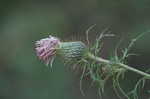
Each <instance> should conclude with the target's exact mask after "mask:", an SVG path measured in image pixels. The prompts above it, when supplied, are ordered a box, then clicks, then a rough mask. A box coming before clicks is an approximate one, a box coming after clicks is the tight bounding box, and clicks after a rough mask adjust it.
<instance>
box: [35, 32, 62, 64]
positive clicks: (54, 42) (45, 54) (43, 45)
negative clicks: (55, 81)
mask: <svg viewBox="0 0 150 99" xmlns="http://www.w3.org/2000/svg"><path fill="white" fill-rule="evenodd" d="M59 44H60V40H59V39H58V38H56V37H53V36H51V35H50V36H49V37H48V38H44V39H41V40H39V41H36V43H35V46H36V48H35V50H36V54H37V56H38V57H39V59H40V60H42V61H44V63H45V64H46V65H48V64H49V63H51V62H52V61H53V59H54V57H55V55H56V47H58V45H59Z"/></svg>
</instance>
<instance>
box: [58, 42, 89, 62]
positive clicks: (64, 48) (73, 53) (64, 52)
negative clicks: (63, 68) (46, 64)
mask: <svg viewBox="0 0 150 99" xmlns="http://www.w3.org/2000/svg"><path fill="white" fill-rule="evenodd" d="M86 53H87V47H86V45H85V44H84V43H82V42H80V41H77V42H61V43H60V44H59V48H58V49H57V55H59V56H61V57H63V59H64V61H65V62H70V61H75V60H80V59H82V58H83V57H84V56H85V55H86Z"/></svg>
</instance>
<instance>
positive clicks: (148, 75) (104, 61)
mask: <svg viewBox="0 0 150 99" xmlns="http://www.w3.org/2000/svg"><path fill="white" fill-rule="evenodd" d="M88 58H90V59H93V60H95V61H97V62H100V63H104V64H112V62H111V61H109V60H106V59H103V58H101V57H97V56H94V55H93V54H91V53H88ZM115 65H118V66H121V67H123V68H126V69H128V70H130V71H133V72H136V73H137V74H140V75H142V76H144V77H145V78H148V79H150V74H148V73H145V72H143V71H140V70H137V69H135V68H132V67H131V66H128V65H125V64H122V63H115Z"/></svg>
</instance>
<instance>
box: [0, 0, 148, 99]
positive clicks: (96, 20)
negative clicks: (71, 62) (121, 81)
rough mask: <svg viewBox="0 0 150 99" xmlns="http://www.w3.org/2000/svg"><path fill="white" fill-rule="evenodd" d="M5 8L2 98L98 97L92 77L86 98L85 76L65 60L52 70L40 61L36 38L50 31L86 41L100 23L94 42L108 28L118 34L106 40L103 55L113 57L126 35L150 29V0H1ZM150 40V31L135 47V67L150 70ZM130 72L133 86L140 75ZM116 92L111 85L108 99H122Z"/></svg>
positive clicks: (0, 31) (0, 28)
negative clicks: (65, 64)
mask: <svg viewBox="0 0 150 99" xmlns="http://www.w3.org/2000/svg"><path fill="white" fill-rule="evenodd" d="M0 12H1V13H0V45H1V47H0V99H98V98H99V96H98V94H97V90H96V89H95V88H94V87H91V82H90V80H89V79H85V80H84V81H83V90H84V92H85V96H82V94H81V92H80V88H79V80H80V76H78V75H76V73H75V72H70V69H68V67H65V66H64V65H63V64H62V62H61V59H56V60H55V62H54V65H53V68H52V69H50V68H48V67H46V66H45V65H44V64H43V63H42V62H40V61H39V60H38V58H37V57H36V55H35V51H34V42H35V41H36V40H39V39H41V38H43V37H47V36H48V35H49V34H51V35H55V36H58V37H60V38H62V40H64V41H68V40H82V41H85V38H86V37H85V31H86V30H87V29H88V27H89V26H91V25H93V24H97V26H96V28H95V29H93V30H92V31H91V32H90V33H89V34H90V35H89V36H90V41H91V42H92V41H93V40H94V39H95V36H96V35H97V34H99V33H100V32H101V31H102V30H103V29H105V28H107V27H109V29H110V31H111V32H112V33H114V34H116V36H115V37H113V38H109V39H106V42H104V46H103V48H102V52H103V53H101V55H103V57H106V58H107V57H109V55H110V53H112V52H113V48H115V46H114V45H115V44H117V43H118V42H119V39H120V38H121V39H124V41H125V44H122V45H126V43H128V42H129V40H130V39H132V37H135V36H136V35H138V34H140V33H142V32H145V31H149V30H150V1H149V0H1V1H0ZM149 39H150V33H148V34H146V35H145V36H144V37H143V38H141V39H140V40H139V41H138V42H137V43H136V44H135V46H134V47H133V50H132V51H133V52H135V53H138V54H139V56H136V57H135V56H134V57H131V58H130V59H129V64H130V65H132V66H141V67H137V68H138V69H141V70H144V69H145V68H149V66H150V62H149V58H150V56H149V55H150V46H149V41H150V40H149ZM123 47H124V46H123ZM128 75H132V76H130V77H131V78H128V79H127V80H126V82H127V83H128V84H127V85H125V87H126V88H127V90H128V87H130V86H132V84H133V83H135V81H134V80H133V79H135V80H136V77H137V76H136V75H134V74H130V73H129V74H128ZM95 87H96V86H95ZM148 87H149V86H148V83H147V84H146V86H145V88H146V89H148ZM110 88H111V87H110ZM149 89H150V88H149ZM112 91H113V90H110V89H109V88H108V89H106V94H105V99H110V97H111V99H113V97H114V99H116V96H115V95H114V94H113V92H112ZM142 92H143V93H141V97H142V99H147V98H149V96H150V93H148V92H145V91H144V90H143V91H142Z"/></svg>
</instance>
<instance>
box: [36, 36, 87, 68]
mask: <svg viewBox="0 0 150 99" xmlns="http://www.w3.org/2000/svg"><path fill="white" fill-rule="evenodd" d="M35 45H36V48H35V49H36V54H37V56H38V57H39V59H40V60H42V61H44V63H45V64H46V65H48V64H50V63H51V66H52V62H53V59H54V57H55V56H56V55H58V56H61V57H62V59H63V60H64V61H65V62H71V61H75V60H80V59H81V58H82V57H83V56H84V55H85V53H86V52H87V47H86V46H85V44H84V43H82V42H80V41H77V42H61V41H60V40H59V39H58V38H56V37H53V36H49V37H48V38H44V39H41V40H39V41H36V43H35Z"/></svg>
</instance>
